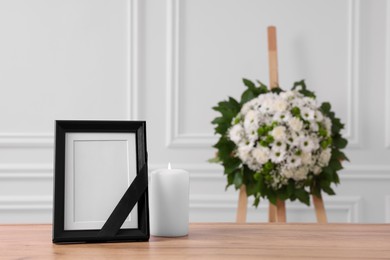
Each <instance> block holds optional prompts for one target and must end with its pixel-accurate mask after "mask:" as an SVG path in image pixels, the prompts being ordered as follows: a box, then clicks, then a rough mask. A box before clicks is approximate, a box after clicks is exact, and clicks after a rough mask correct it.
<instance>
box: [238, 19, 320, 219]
mask: <svg viewBox="0 0 390 260" xmlns="http://www.w3.org/2000/svg"><path fill="white" fill-rule="evenodd" d="M268 59H269V77H270V88H271V89H272V88H276V87H278V86H279V79H278V55H277V46H276V27H275V26H269V27H268ZM312 199H313V204H314V208H315V211H316V217H317V222H318V223H321V224H324V223H327V218H326V212H325V207H324V201H323V200H322V197H321V196H320V197H317V196H315V195H313V196H312ZM247 204H248V198H247V194H246V187H245V185H242V186H241V188H240V193H239V198H238V207H237V218H236V222H237V223H245V222H246V215H247ZM268 221H269V222H279V223H285V222H286V205H285V202H284V201H282V200H279V199H278V200H277V201H276V206H275V205H274V204H272V203H269V209H268Z"/></svg>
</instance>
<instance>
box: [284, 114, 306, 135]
mask: <svg viewBox="0 0 390 260" xmlns="http://www.w3.org/2000/svg"><path fill="white" fill-rule="evenodd" d="M288 124H289V126H290V127H291V129H292V130H293V131H295V132H300V131H301V130H302V128H303V122H302V121H301V120H300V119H299V118H298V117H295V116H294V117H292V118H290V120H288Z"/></svg>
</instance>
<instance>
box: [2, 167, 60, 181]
mask: <svg viewBox="0 0 390 260" xmlns="http://www.w3.org/2000/svg"><path fill="white" fill-rule="evenodd" d="M26 179H28V180H31V179H34V180H51V179H53V166H52V165H50V164H24V165H18V164H0V181H3V180H26Z"/></svg>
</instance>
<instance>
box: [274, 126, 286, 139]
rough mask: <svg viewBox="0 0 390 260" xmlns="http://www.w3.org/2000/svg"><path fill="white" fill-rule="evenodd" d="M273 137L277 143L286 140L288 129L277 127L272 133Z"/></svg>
mask: <svg viewBox="0 0 390 260" xmlns="http://www.w3.org/2000/svg"><path fill="white" fill-rule="evenodd" d="M271 135H272V137H273V138H274V139H275V140H277V141H284V140H286V127H284V126H277V127H275V128H274V129H273V130H272V131H271Z"/></svg>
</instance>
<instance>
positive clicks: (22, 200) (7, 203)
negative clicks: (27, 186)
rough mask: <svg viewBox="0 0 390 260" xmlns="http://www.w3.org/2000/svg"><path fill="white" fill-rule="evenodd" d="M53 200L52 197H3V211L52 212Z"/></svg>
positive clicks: (1, 200)
mask: <svg viewBox="0 0 390 260" xmlns="http://www.w3.org/2000/svg"><path fill="white" fill-rule="evenodd" d="M52 209H53V198H52V197H51V196H1V197H0V212H1V211H37V210H39V211H43V210H44V211H51V210H52Z"/></svg>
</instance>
